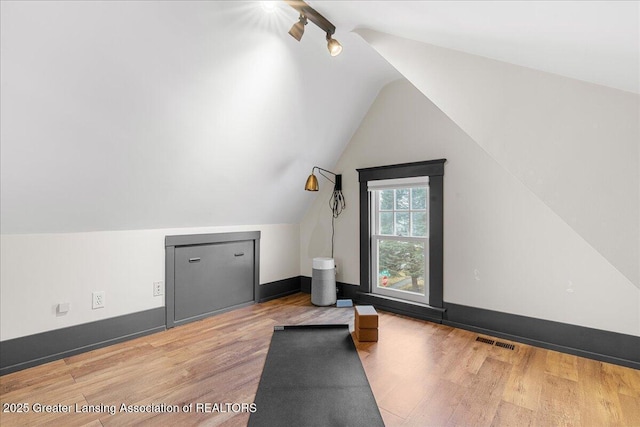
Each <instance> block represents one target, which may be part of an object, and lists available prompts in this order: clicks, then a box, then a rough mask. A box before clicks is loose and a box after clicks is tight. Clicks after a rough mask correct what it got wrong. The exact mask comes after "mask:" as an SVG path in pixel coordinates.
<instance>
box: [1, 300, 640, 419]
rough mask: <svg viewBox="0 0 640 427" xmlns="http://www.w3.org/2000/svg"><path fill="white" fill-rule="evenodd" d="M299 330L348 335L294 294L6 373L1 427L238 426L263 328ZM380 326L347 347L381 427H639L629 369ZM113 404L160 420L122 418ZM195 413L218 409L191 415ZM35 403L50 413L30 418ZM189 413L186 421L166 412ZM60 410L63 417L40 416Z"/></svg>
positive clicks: (262, 349) (336, 316)
mask: <svg viewBox="0 0 640 427" xmlns="http://www.w3.org/2000/svg"><path fill="white" fill-rule="evenodd" d="M305 323H307V324H309V323H350V325H351V328H352V329H353V309H351V308H332V307H331V308H330V307H326V308H325V307H315V306H313V305H311V302H310V299H309V295H306V294H296V295H293V296H290V297H286V298H281V299H278V300H274V301H270V302H267V303H263V304H256V305H253V306H250V307H245V308H242V309H238V310H235V311H232V312H229V313H225V314H221V315H218V316H214V317H211V318H208V319H205V320H201V321H198V322H194V323H191V324H188V325H184V326H180V327H176V328H173V329H170V330H167V331H164V332H161V333H157V334H154V335H150V336H147V337H142V338H138V339H135V340H132V341H127V342H124V343H121V344H117V345H113V346H110V347H107V348H103V349H99V350H95V351H91V352H88V353H84V354H80V355H77V356H73V357H69V358H66V359H64V360H59V361H56V362H52V363H48V364H46V365H41V366H38V367H34V368H31V369H27V370H24V371H20V372H16V373H13V374H9V375H5V376H3V377H0V401H1V402H2V406H3V410H4V409H7V408H5V404H18V405H19V404H23V403H28V404H29V409H30V410H29V412H27V413H7V412H2V413H0V416H1V418H0V424H1V425H2V426H3V427H4V426H14V425H15V426H17V425H20V426H24V425H64V426H75V425H88V426H111V425H114V426H122V425H154V426H158V425H172V424H173V425H185V426H188V425H211V426H217V425H224V426H242V425H246V423H247V420H248V417H249V415H248V413H247V412H234V409H235V411H238V409H239V406H238V405H235V406H233V407H231V408H229V407H227V406H226V405H224V404H226V403H229V404H232V403H235V404H242V403H246V404H250V403H252V402H253V398H254V396H255V393H256V390H257V387H258V382H259V380H260V375H261V373H262V366H263V364H264V360H265V357H266V354H267V350H268V347H269V343H270V340H271V334H272V331H273V326H275V325H287V324H305ZM379 324H380V326H379V335H380V340H379V341H378V342H377V343H358V342H356V345H357V347H358V352H359V355H360V358H361V360H362V364H363V366H364V368H365V371H366V373H367V377H368V378H369V382H370V384H371V388H372V390H373V393H374V395H375V397H376V400H377V402H378V406H379V407H380V411H381V413H382V416H383V418H384V420H385V423H386V425H387V426H454V425H455V426H560V425H562V426H564V425H567V426H608V425H612V426H614V425H615V426H640V371H638V370H634V369H630V368H623V367H620V366H616V365H611V364H607V363H602V362H597V361H593V360H589V359H584V358H580V357H576V356H570V355H566V354H563V353H558V352H554V351H550V350H544V349H540V348H536V347H531V346H528V345H524V344H520V343H512V344H514V345H515V348H514V349H513V350H510V349H506V348H501V347H496V346H495V345H490V344H486V343H483V342H479V341H476V337H477V334H475V333H472V332H468V331H464V330H460V329H455V328H451V327H448V326H443V325H438V324H434V323H429V322H424V321H420V320H415V319H410V318H406V317H403V316H398V315H395V314H391V313H386V312H380V311H379ZM486 338H491V337H486ZM491 339H494V340H495V338H491ZM499 341H501V342H505V343H508V342H507V341H505V340H501V339H499ZM123 403H124V404H126V405H165V412H162V413H129V412H121V411H120V410H121V405H122V404H123ZM198 403H200V404H203V403H211V404H216V403H217V404H218V406H219V407H218V409H222V411H215V410H213V409H214V406H211V407H210V409H211V410H210V411H209V412H202V411H201V412H197V411H196V406H195V405H196V404H198ZM36 404H40V405H53V406H51V407H49V408H44V409H48V410H49V412H39V413H36V412H35V410H36V409H38V407H37V405H36ZM189 404H193V405H194V406H193V407H192V409H191V410H190V411H189V412H187V413H183V412H177V413H172V412H166V408H167V407H170V406H171V407H173V405H177V406H178V408H179V409H180V411H181V410H182V409H181V408H182V407H183V406H184V405H189ZM69 405H70V406H69ZM75 405H78V406H77V411H81V410H82V409H83V408H85V409H87V410H90V409H94V410H97V411H98V412H95V411H94V412H76V406H75ZM89 405H93V406H89ZM111 405H114V406H113V409H114V410H113V412H114V413H113V415H112V414H110V413H109V411H110V410H111V409H112V406H111ZM64 408H70V409H71V411H72V412H71V413H60V412H51V411H54V410H62V409H64ZM201 408H203V407H201ZM13 409H15V406H13ZM212 410H213V411H212ZM258 410H259V408H258Z"/></svg>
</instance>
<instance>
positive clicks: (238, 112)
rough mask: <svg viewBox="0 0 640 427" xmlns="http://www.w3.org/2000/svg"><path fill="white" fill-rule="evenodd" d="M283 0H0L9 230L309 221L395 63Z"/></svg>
mask: <svg viewBox="0 0 640 427" xmlns="http://www.w3.org/2000/svg"><path fill="white" fill-rule="evenodd" d="M281 3H282V5H283V6H284V7H276V8H275V9H276V10H275V11H274V12H273V13H268V12H267V11H265V10H264V9H263V8H262V7H260V6H261V5H260V3H259V2H199V1H193V2H189V1H186V2H63V1H50V2H2V3H1V8H2V9H1V12H2V13H1V20H2V21H1V26H0V27H1V38H0V42H1V43H2V45H1V47H2V49H1V52H2V58H1V59H2V61H1V67H2V69H1V71H2V72H1V76H0V77H1V85H2V91H1V103H2V109H1V118H0V119H1V122H2V127H1V150H2V156H1V216H2V224H1V227H2V233H5V234H6V233H42V232H83V231H96V230H123V229H152V228H168V227H191V226H215V225H249V224H274V223H297V222H299V221H300V219H301V217H302V215H303V213H304V211H305V210H306V209H307V206H308V205H309V204H310V202H311V200H312V199H313V196H312V195H310V194H309V193H307V192H305V191H304V190H303V181H304V179H305V178H306V176H307V175H308V174H309V171H310V170H311V168H312V167H313V166H314V165H316V164H318V165H322V166H325V167H329V168H330V167H331V166H332V165H334V164H335V162H336V161H337V159H338V157H339V155H340V153H341V152H342V151H343V150H344V148H345V146H346V144H347V143H348V141H349V140H350V138H351V135H352V134H353V133H354V131H355V130H356V129H357V127H358V125H359V123H360V121H361V120H362V118H363V117H364V115H365V114H366V111H367V110H368V108H369V106H370V105H371V103H372V102H373V100H374V98H375V97H376V95H377V93H378V91H379V90H380V88H381V87H382V86H383V85H385V84H386V83H387V82H389V81H391V80H395V79H397V78H399V74H398V72H397V71H396V70H395V69H394V68H393V67H391V66H390V65H389V64H388V63H387V62H386V61H385V60H384V59H382V58H381V57H380V56H379V55H378V54H377V53H376V52H375V51H373V50H372V49H371V48H370V47H369V46H368V45H367V44H366V43H365V42H364V41H363V40H362V39H361V38H360V37H359V36H357V35H355V34H352V33H349V32H345V31H344V29H342V28H340V27H338V28H337V31H336V38H338V39H339V40H340V43H341V44H342V45H343V46H344V52H343V54H342V55H340V56H337V57H331V56H330V55H329V54H328V52H327V41H326V38H325V34H323V33H322V32H321V30H320V29H319V28H314V27H315V26H309V27H307V29H306V32H307V34H306V35H305V37H304V38H303V39H302V40H301V41H300V42H298V41H296V40H295V39H293V38H292V37H291V36H289V34H287V31H288V30H289V28H290V27H291V25H292V23H293V22H294V21H295V20H296V19H297V17H298V15H297V12H296V11H295V10H293V9H292V8H290V7H288V5H286V4H285V3H284V2H281ZM323 12H324V10H323ZM327 18H329V19H333V18H334V17H333V16H330V15H327Z"/></svg>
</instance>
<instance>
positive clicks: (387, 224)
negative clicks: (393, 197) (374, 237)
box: [380, 212, 393, 236]
mask: <svg viewBox="0 0 640 427" xmlns="http://www.w3.org/2000/svg"><path fill="white" fill-rule="evenodd" d="M380 234H386V235H388V236H390V235H393V212H380Z"/></svg>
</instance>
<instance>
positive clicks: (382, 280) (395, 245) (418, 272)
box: [378, 240, 425, 295]
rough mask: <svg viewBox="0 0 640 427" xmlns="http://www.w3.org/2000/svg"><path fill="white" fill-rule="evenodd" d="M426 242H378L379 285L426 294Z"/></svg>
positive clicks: (380, 286)
mask: <svg viewBox="0 0 640 427" xmlns="http://www.w3.org/2000/svg"><path fill="white" fill-rule="evenodd" d="M424 271H425V259H424V242H398V241H395V240H380V241H379V242H378V287H379V288H387V289H396V290H398V291H405V292H411V293H415V294H419V295H425V285H424Z"/></svg>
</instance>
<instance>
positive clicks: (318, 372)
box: [248, 325, 384, 427]
mask: <svg viewBox="0 0 640 427" xmlns="http://www.w3.org/2000/svg"><path fill="white" fill-rule="evenodd" d="M254 402H255V404H256V412H254V413H252V414H251V415H250V417H249V424H248V425H249V426H250V427H273V426H322V427H326V426H336V427H337V426H351V427H359V426H362V427H375V426H384V422H383V421H382V416H381V415H380V411H379V409H378V405H377V403H376V400H375V398H374V396H373V393H372V391H371V387H370V386H369V381H368V380H367V376H366V374H365V372H364V368H363V367H362V363H361V362H360V357H358V352H357V350H356V347H355V344H354V343H353V339H352V338H351V334H350V333H349V325H303V326H276V327H275V328H274V332H273V337H272V338H271V345H270V346H269V352H268V353H267V359H266V361H265V363H264V369H263V371H262V377H261V378H260V385H259V386H258V392H257V393H256V398H255V401H254Z"/></svg>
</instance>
